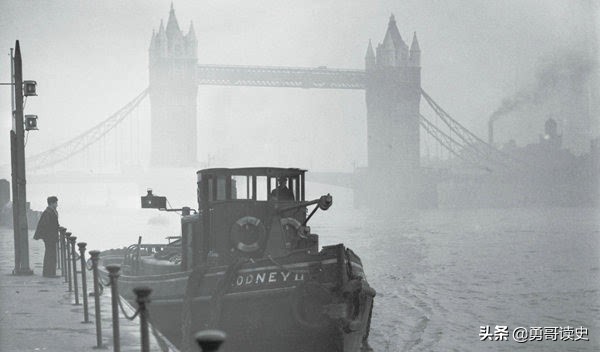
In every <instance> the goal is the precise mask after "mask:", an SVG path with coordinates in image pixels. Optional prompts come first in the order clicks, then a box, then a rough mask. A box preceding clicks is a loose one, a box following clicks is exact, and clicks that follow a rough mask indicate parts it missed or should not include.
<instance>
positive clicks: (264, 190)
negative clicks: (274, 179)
mask: <svg viewBox="0 0 600 352" xmlns="http://www.w3.org/2000/svg"><path fill="white" fill-rule="evenodd" d="M268 199H269V190H268V180H267V176H256V200H268Z"/></svg>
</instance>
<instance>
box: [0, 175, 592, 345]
mask: <svg viewBox="0 0 600 352" xmlns="http://www.w3.org/2000/svg"><path fill="white" fill-rule="evenodd" d="M192 182H193V181H192ZM191 186H192V187H191V192H190V197H191V198H188V197H187V196H185V197H181V199H177V198H176V197H169V199H170V202H171V204H172V205H173V206H181V205H184V204H183V203H187V204H186V205H192V204H194V203H193V197H194V193H193V191H194V190H193V183H192V184H191ZM86 188H87V190H86V193H85V194H88V195H90V196H89V197H88V198H87V199H84V198H81V194H84V193H81V192H83V190H82V191H81V192H77V190H76V188H74V187H70V188H69V189H68V190H62V191H63V192H62V196H61V193H59V192H58V191H60V190H57V192H56V193H59V194H58V196H59V198H60V200H59V212H60V221H61V224H63V225H65V226H67V227H69V228H70V230H72V231H73V233H74V234H75V235H76V236H78V238H79V239H81V240H83V241H86V242H88V249H108V248H114V247H122V246H125V245H129V244H133V243H135V242H136V241H137V237H138V235H143V236H144V242H163V241H164V237H165V236H168V235H176V234H178V233H179V220H178V217H177V215H176V214H174V213H159V212H157V211H154V210H141V209H136V207H139V198H138V196H139V195H141V194H142V193H145V192H143V191H142V190H138V191H139V195H138V194H137V193H135V192H132V191H131V187H129V188H127V191H125V189H126V188H124V191H123V192H122V193H121V192H119V193H118V194H117V193H115V192H114V191H113V192H112V193H111V194H109V195H108V196H107V195H106V192H103V191H102V186H98V188H97V189H96V190H95V191H98V193H103V194H104V197H105V198H106V197H108V198H109V201H106V199H105V198H101V199H100V200H97V199H98V198H95V197H94V196H93V195H92V194H93V193H94V192H95V191H94V189H93V187H89V186H86ZM189 188H190V187H186V189H189ZM307 188H308V190H309V191H310V192H309V194H308V195H307V197H313V196H314V197H316V196H318V195H320V194H324V193H327V192H331V193H332V195H333V197H334V205H333V206H332V208H331V209H330V210H329V211H327V212H317V214H316V215H315V216H314V217H313V220H311V222H310V225H311V228H312V231H313V233H318V234H319V235H320V241H321V245H328V244H336V243H340V242H343V243H345V244H346V245H347V246H348V247H350V248H352V249H353V250H354V251H355V252H356V253H357V254H358V255H359V256H360V257H361V258H362V261H363V265H364V267H365V270H366V273H367V277H368V279H369V282H370V283H371V286H373V287H374V288H375V289H376V290H377V296H376V298H375V308H374V311H373V320H372V324H371V337H370V341H371V345H372V346H373V347H374V349H375V351H376V352H384V351H515V350H523V351H599V350H600V342H599V338H600V334H599V331H600V330H599V329H600V291H599V289H600V280H599V279H600V277H599V276H600V259H599V258H600V231H599V225H598V224H599V216H598V210H597V209H581V208H530V209H463V210H453V209H434V210H419V211H404V210H393V209H392V210H390V211H389V212H387V213H386V212H378V213H377V214H373V213H369V212H365V211H361V210H355V209H352V207H351V204H352V198H351V194H350V192H349V191H347V190H343V189H341V188H336V187H327V186H317V185H311V184H308V185H307ZM34 189H35V188H34ZM90 189H91V190H92V191H90ZM67 191H68V192H67ZM30 192H31V193H30V194H43V192H42V193H40V192H41V190H37V191H35V190H34V191H30ZM90 192H91V193H90ZM155 193H156V194H159V195H167V196H170V194H169V193H168V192H158V191H157V190H155ZM184 198H185V199H184ZM42 200H43V198H42V199H40V200H32V204H33V205H32V206H33V208H36V209H39V208H40V207H41V203H40V202H42ZM94 202H97V203H94ZM87 203H90V204H91V205H92V206H93V207H94V209H95V210H89V208H88V207H87V206H86V207H83V204H87ZM194 205H195V204H194ZM2 232H3V233H6V231H2ZM31 255H32V259H31V261H32V263H33V264H32V266H34V268H37V266H36V265H35V263H41V261H42V258H41V254H40V253H32V254H31ZM40 270H41V269H39V268H37V269H36V274H40ZM486 325H489V326H490V327H491V331H492V332H493V331H494V329H495V327H496V325H498V326H508V331H509V332H512V331H513V329H514V328H516V327H526V328H527V329H529V328H531V327H563V328H564V327H567V326H568V327H573V328H579V327H584V328H587V329H588V335H587V336H586V338H588V339H589V341H528V342H525V343H517V342H515V341H514V340H513V338H512V336H511V335H509V336H508V340H507V341H489V340H488V341H480V337H479V333H480V327H481V326H486ZM560 338H561V336H560V335H558V339H559V340H560Z"/></svg>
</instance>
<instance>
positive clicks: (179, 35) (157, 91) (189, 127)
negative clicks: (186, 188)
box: [149, 3, 198, 167]
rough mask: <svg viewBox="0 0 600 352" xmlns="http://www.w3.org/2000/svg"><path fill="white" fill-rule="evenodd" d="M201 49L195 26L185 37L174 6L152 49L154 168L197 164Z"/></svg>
mask: <svg viewBox="0 0 600 352" xmlns="http://www.w3.org/2000/svg"><path fill="white" fill-rule="evenodd" d="M197 50H198V41H197V40H196V34H195V33H194V27H193V25H190V29H189V31H188V33H187V34H184V33H183V31H182V30H181V29H180V27H179V23H178V22H177V17H176V16H175V9H174V8H173V4H172V3H171V9H170V11H169V18H168V20H167V25H166V28H165V26H164V25H163V22H162V20H161V23H160V27H159V29H158V32H154V33H153V35H152V39H151V41H150V48H149V74H150V110H151V157H150V164H151V165H152V166H170V167H177V166H192V165H194V164H195V163H196V161H197V150H196V149H197V138H198V132H197V122H196V120H197V119H196V111H197V103H196V97H197V93H198V86H197V84H196V66H197V63H198V58H197Z"/></svg>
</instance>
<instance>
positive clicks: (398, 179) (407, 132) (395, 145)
mask: <svg viewBox="0 0 600 352" xmlns="http://www.w3.org/2000/svg"><path fill="white" fill-rule="evenodd" d="M420 55H421V51H420V48H419V43H418V41H417V35H416V33H415V34H414V35H413V39H412V44H411V46H410V49H409V47H408V45H407V44H406V43H405V42H404V40H403V39H402V37H401V35H400V32H399V31H398V27H397V26H396V20H395V18H394V15H391V17H390V20H389V23H388V28H387V32H386V33H385V37H384V39H383V42H382V43H381V44H379V45H378V46H377V48H376V51H375V52H374V51H373V46H372V45H371V42H370V41H369V46H368V48H367V53H366V56H365V71H366V91H365V96H366V102H367V148H368V155H367V158H368V179H369V181H368V182H367V184H366V185H365V186H368V188H367V194H368V196H367V198H368V200H367V201H368V202H369V203H370V204H373V202H380V201H382V200H387V201H390V202H393V203H394V204H399V202H400V203H406V204H407V205H411V204H416V202H417V197H418V193H419V191H418V189H419V188H421V184H420V182H419V174H420V168H419V166H420V150H419V148H420V146H419V143H420V142H419V129H420V128H419V102H420V99H421V67H420V66H421V63H420V61H421V58H420Z"/></svg>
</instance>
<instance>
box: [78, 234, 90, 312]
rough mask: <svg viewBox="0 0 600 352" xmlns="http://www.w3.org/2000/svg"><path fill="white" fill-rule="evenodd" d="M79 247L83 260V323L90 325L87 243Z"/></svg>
mask: <svg viewBox="0 0 600 352" xmlns="http://www.w3.org/2000/svg"><path fill="white" fill-rule="evenodd" d="M77 246H78V247H79V258H80V259H81V294H82V295H83V322H84V323H89V322H90V317H89V314H88V292H87V264H86V263H85V246H87V243H85V242H79V243H77Z"/></svg>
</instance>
